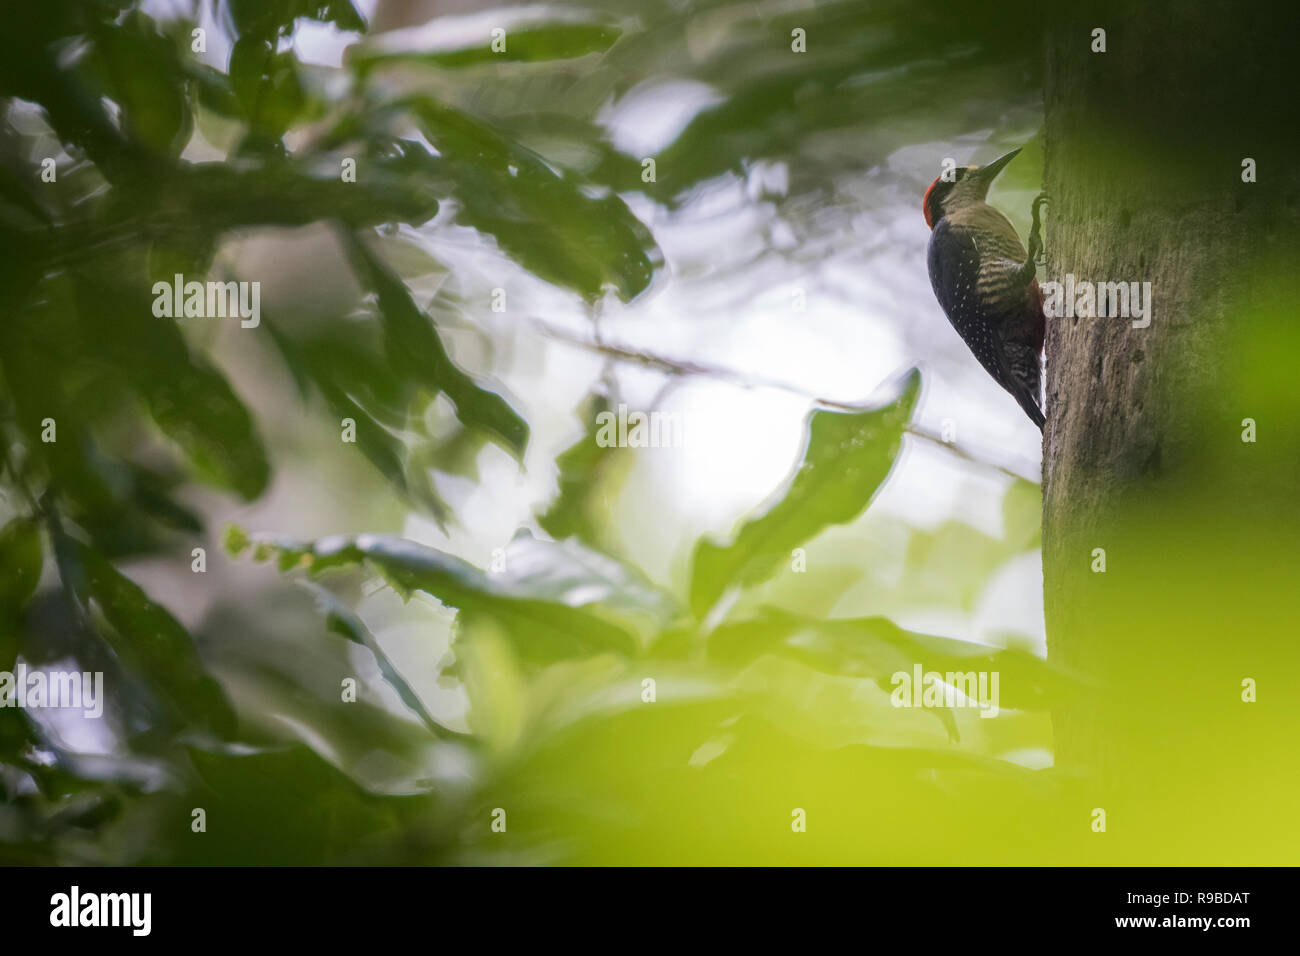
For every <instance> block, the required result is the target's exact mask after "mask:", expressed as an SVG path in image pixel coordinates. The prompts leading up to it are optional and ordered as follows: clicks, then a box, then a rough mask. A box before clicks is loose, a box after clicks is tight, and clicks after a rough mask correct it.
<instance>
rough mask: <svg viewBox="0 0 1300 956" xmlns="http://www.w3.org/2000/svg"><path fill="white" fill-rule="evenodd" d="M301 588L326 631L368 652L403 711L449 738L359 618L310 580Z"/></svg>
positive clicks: (447, 733) (440, 735) (437, 733)
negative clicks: (321, 616) (321, 617)
mask: <svg viewBox="0 0 1300 956" xmlns="http://www.w3.org/2000/svg"><path fill="white" fill-rule="evenodd" d="M303 585H304V586H305V587H306V588H307V589H308V590H309V591H310V592H311V594H312V595H313V596H314V597H315V598H316V604H317V607H319V608H320V610H321V613H323V614H324V615H325V620H326V623H327V625H328V626H329V629H330V630H331V631H333V632H334V633H335V634H338V635H340V636H341V637H345V638H347V639H348V640H349V641H351V642H352V643H354V644H360V645H361V646H362V647H364V648H366V649H367V650H368V651H370V653H371V654H373V655H374V657H375V663H376V664H377V665H379V672H380V674H382V675H383V678H384V681H385V683H387V684H388V685H389V686H390V687H392V688H393V690H395V691H397V696H398V697H400V698H401V699H402V703H403V704H405V705H406V707H407V709H408V710H410V711H411V713H413V714H415V716H417V717H419V718H420V721H421V722H422V723H423V724H424V725H425V726H426V727H427V728H429V730H430V731H431V732H433V734H434V735H436V736H439V737H445V736H449V735H450V732H449V731H448V730H447V729H446V728H445V727H443V726H442V725H441V724H439V723H438V722H437V721H436V720H434V718H433V716H432V715H431V714H430V713H429V711H428V710H427V709H426V708H425V706H424V702H423V701H421V700H420V695H419V694H417V693H416V692H415V691H414V690H413V689H412V688H411V685H410V684H408V683H407V682H406V678H404V677H403V676H402V675H401V673H400V672H399V671H398V670H397V668H396V667H394V666H393V662H392V661H391V660H389V658H388V655H387V654H385V653H384V649H383V648H382V647H380V646H379V642H378V641H377V640H375V636H374V635H373V634H372V633H370V628H368V627H366V624H365V622H364V621H362V620H361V617H360V615H358V614H357V613H356V612H355V611H354V610H352V608H350V607H348V606H347V605H346V604H344V603H343V602H342V601H340V600H339V599H338V597H337V596H335V595H334V593H333V592H331V591H329V590H327V589H326V588H324V587H322V586H321V585H319V584H317V583H315V582H314V581H304V582H303Z"/></svg>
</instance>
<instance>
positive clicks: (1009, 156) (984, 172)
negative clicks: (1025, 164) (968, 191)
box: [979, 146, 1020, 185]
mask: <svg viewBox="0 0 1300 956" xmlns="http://www.w3.org/2000/svg"><path fill="white" fill-rule="evenodd" d="M1019 153H1020V147H1019V146H1017V147H1016V148H1015V149H1013V150H1012V151H1011V152H1009V153H1003V154H1002V155H1001V156H999V157H998V158H997V159H995V160H993V162H991V163H989V164H987V165H985V166H981V167H980V168H979V177H980V179H982V180H983V181H984V183H985V184H986V185H987V184H988V183H991V182H993V180H994V179H996V178H997V175H998V173H1000V172H1002V167H1003V166H1005V165H1006V164H1007V163H1009V162H1011V161H1012V160H1013V159H1015V158H1016V156H1017V155H1019Z"/></svg>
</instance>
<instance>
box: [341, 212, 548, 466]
mask: <svg viewBox="0 0 1300 956" xmlns="http://www.w3.org/2000/svg"><path fill="white" fill-rule="evenodd" d="M345 240H346V242H347V246H348V250H349V252H350V253H351V255H352V257H353V262H354V265H355V268H356V270H357V273H358V276H359V278H360V279H361V282H362V283H363V284H364V285H365V286H366V287H368V288H369V289H371V290H373V291H374V293H375V295H376V297H377V298H378V300H379V308H380V311H381V313H382V315H383V318H384V339H385V347H386V351H387V354H388V358H389V361H390V362H391V363H392V365H393V369H394V371H395V372H397V373H398V374H399V375H400V374H405V375H407V376H409V377H411V378H412V379H414V380H416V381H420V382H424V383H425V384H426V385H428V386H429V387H430V388H433V389H436V390H439V391H442V392H444V393H445V394H446V395H447V397H448V398H449V399H451V402H452V404H453V405H455V406H456V416H457V417H458V418H459V419H460V420H461V421H462V422H464V423H465V424H466V425H469V426H471V427H473V428H481V429H483V430H484V431H485V432H487V433H488V434H489V435H491V436H492V437H493V438H494V439H496V440H497V441H498V442H499V443H500V444H501V446H502V447H503V448H505V449H506V450H507V451H509V452H510V453H511V454H513V455H514V456H515V457H516V458H522V457H523V453H524V448H525V446H526V445H527V444H528V425H527V423H526V422H525V421H524V420H523V419H522V418H520V417H519V415H518V413H516V412H515V410H514V409H513V408H511V407H510V405H509V404H508V403H507V402H506V400H505V399H503V398H502V397H501V396H500V395H497V394H496V393H495V392H490V391H488V390H487V389H484V388H481V387H479V386H478V385H477V384H476V383H475V382H474V380H473V379H472V378H470V377H469V376H468V375H467V374H466V373H465V372H464V371H462V370H461V369H460V368H459V367H458V366H457V365H456V364H455V363H454V362H452V360H451V358H450V357H449V356H448V355H447V351H446V349H444V348H443V345H442V341H441V340H440V339H439V338H438V332H437V330H436V329H435V328H434V325H433V321H432V320H431V319H430V318H429V317H428V316H427V315H425V314H424V313H423V312H421V311H420V309H419V307H418V306H416V304H415V302H414V300H413V299H412V298H411V294H410V292H408V291H407V289H406V285H405V284H404V283H403V282H402V280H401V279H399V278H398V277H397V276H396V275H394V274H393V272H392V271H391V270H390V269H389V268H388V267H387V266H386V265H384V263H383V262H381V261H380V260H379V258H378V257H377V256H376V255H375V254H374V253H373V252H371V250H370V249H369V248H368V247H367V246H366V244H365V243H364V242H363V241H361V240H360V239H359V238H357V237H354V236H345Z"/></svg>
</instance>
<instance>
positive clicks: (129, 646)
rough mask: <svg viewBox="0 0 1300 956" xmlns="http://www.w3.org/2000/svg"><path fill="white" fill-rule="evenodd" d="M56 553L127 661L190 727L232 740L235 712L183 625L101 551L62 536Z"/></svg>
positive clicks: (74, 587)
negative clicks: (102, 620) (110, 627)
mask: <svg viewBox="0 0 1300 956" xmlns="http://www.w3.org/2000/svg"><path fill="white" fill-rule="evenodd" d="M55 550H56V553H57V554H58V558H59V568H60V572H61V574H62V575H63V577H64V582H65V584H67V585H68V586H70V587H71V588H72V590H73V592H74V593H76V594H77V595H78V597H79V598H80V599H81V601H82V603H83V604H87V606H88V605H89V601H91V600H93V601H94V602H95V603H96V604H97V605H98V606H99V609H100V611H101V612H102V613H103V615H104V617H105V619H107V621H108V623H109V624H111V625H112V629H111V631H109V632H107V633H105V634H104V637H105V639H106V640H107V641H108V643H109V644H110V645H111V646H112V648H113V650H114V652H115V653H116V654H117V655H118V656H119V657H120V658H121V659H122V662H123V663H124V664H125V665H126V666H127V667H128V668H130V669H131V670H132V671H133V672H134V673H136V674H138V675H139V676H140V677H142V678H143V679H144V680H145V682H146V683H147V684H148V685H149V686H150V688H152V689H153V690H154V691H155V692H156V693H157V694H158V696H159V697H160V699H161V700H163V701H164V702H165V703H166V704H167V705H168V706H169V708H170V709H171V710H172V711H173V712H174V713H175V714H177V715H178V716H179V717H181V718H182V719H183V720H184V721H185V722H187V723H190V724H199V725H206V726H207V727H208V728H210V729H211V730H212V731H214V732H215V733H217V734H218V735H220V736H222V737H226V738H229V737H230V736H232V735H233V733H234V729H235V722H236V721H235V713H234V711H233V710H232V709H231V707H230V703H229V701H227V700H226V696H225V693H224V692H223V691H222V689H221V685H219V684H218V683H217V682H216V681H215V680H213V679H212V677H211V676H210V675H209V674H208V673H207V671H206V670H205V669H204V667H203V662H202V660H201V659H200V658H199V654H198V650H197V648H196V647H195V646H194V640H193V638H191V637H190V635H189V632H187V631H186V630H185V628H184V627H182V626H181V624H180V622H179V621H177V620H176V618H174V617H172V615H171V614H170V613H169V612H168V611H167V610H166V608H164V607H162V606H161V605H159V604H155V603H154V602H153V601H152V600H151V599H150V598H149V595H147V594H146V593H145V592H144V591H143V589H141V588H140V586H139V585H137V584H136V583H135V582H134V581H132V580H130V579H129V578H127V577H126V576H125V575H123V574H121V573H120V572H119V571H118V570H117V569H116V568H114V567H113V565H112V564H110V563H109V562H108V561H107V560H105V559H104V557H103V556H102V555H101V554H99V552H98V551H96V550H95V549H93V548H90V547H88V546H86V545H84V544H82V543H81V542H80V541H77V540H76V539H74V538H71V537H69V536H68V535H66V534H62V533H59V534H58V535H57V537H56V539H55Z"/></svg>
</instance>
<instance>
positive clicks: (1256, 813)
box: [1043, 0, 1300, 862]
mask: <svg viewBox="0 0 1300 956" xmlns="http://www.w3.org/2000/svg"><path fill="white" fill-rule="evenodd" d="M1097 28H1101V29H1104V30H1105V31H1106V37H1105V42H1106V50H1105V52H1104V53H1101V52H1093V51H1092V45H1093V42H1094V37H1093V30H1094V29H1097ZM1046 44H1047V50H1046V55H1047V70H1046V85H1045V100H1046V173H1045V179H1046V186H1045V188H1046V189H1047V191H1048V193H1049V195H1050V196H1051V200H1052V204H1051V206H1050V207H1049V216H1048V220H1047V248H1048V264H1047V276H1046V278H1047V279H1048V280H1057V281H1060V280H1063V279H1064V277H1065V275H1066V273H1072V274H1073V275H1074V276H1075V277H1076V279H1079V280H1091V281H1094V282H1101V281H1125V282H1132V281H1139V282H1141V281H1149V282H1150V283H1151V288H1152V298H1153V300H1154V301H1153V304H1154V309H1153V315H1152V320H1151V323H1150V326H1149V327H1147V328H1134V327H1133V324H1132V322H1131V321H1129V320H1126V319H1122V318H1082V317H1081V318H1073V319H1071V318H1056V319H1053V318H1049V321H1048V334H1047V346H1046V349H1047V405H1048V422H1047V428H1046V431H1045V437H1044V500H1043V565H1044V584H1045V601H1046V613H1047V630H1048V642H1049V652H1050V656H1051V658H1052V659H1053V660H1054V661H1055V662H1057V663H1058V664H1060V665H1062V666H1064V667H1066V668H1068V669H1070V670H1072V671H1076V672H1078V673H1079V674H1081V675H1083V676H1084V677H1086V678H1087V679H1089V680H1091V681H1093V682H1095V684H1096V687H1097V690H1096V691H1094V692H1091V693H1087V694H1083V695H1080V696H1077V697H1075V698H1072V699H1070V700H1067V701H1065V702H1063V703H1062V705H1061V707H1060V709H1059V710H1058V712H1057V713H1056V714H1055V726H1056V745H1057V754H1058V756H1057V760H1058V766H1060V767H1063V768H1065V769H1067V770H1068V771H1071V772H1074V771H1078V772H1080V773H1081V774H1082V775H1083V779H1084V780H1086V781H1088V782H1086V783H1084V784H1082V785H1081V789H1082V792H1081V793H1080V799H1081V801H1083V803H1081V807H1082V809H1081V818H1080V819H1081V821H1084V818H1085V817H1086V815H1087V814H1088V813H1089V812H1090V810H1091V808H1093V807H1100V808H1103V809H1107V811H1108V824H1107V835H1106V836H1104V837H1102V836H1100V835H1098V839H1099V840H1100V841H1107V840H1108V841H1110V842H1109V843H1101V842H1098V843H1096V844H1094V846H1098V847H1100V846H1107V847H1109V849H1108V850H1099V851H1098V852H1099V854H1100V855H1101V856H1102V857H1104V858H1107V859H1112V860H1114V859H1116V855H1117V854H1116V851H1117V850H1119V849H1120V848H1123V847H1127V848H1128V849H1130V850H1132V851H1133V852H1134V853H1135V854H1140V855H1139V856H1136V857H1135V858H1136V859H1141V860H1144V861H1146V862H1159V861H1166V862H1176V861H1178V860H1179V859H1181V858H1182V857H1183V854H1184V853H1186V854H1187V859H1189V860H1197V861H1199V862H1211V861H1212V860H1211V859H1207V858H1206V854H1205V852H1204V851H1205V850H1206V849H1210V850H1212V852H1213V857H1212V859H1213V860H1219V861H1228V860H1238V861H1246V860H1248V859H1252V858H1256V857H1258V858H1261V859H1262V858H1269V859H1271V858H1272V857H1273V855H1275V854H1282V855H1284V856H1285V855H1286V854H1291V855H1292V859H1294V856H1293V855H1294V853H1295V852H1296V849H1297V848H1298V847H1300V838H1297V827H1296V823H1295V819H1294V817H1295V814H1294V810H1293V802H1294V800H1293V797H1292V796H1291V795H1292V793H1294V789H1293V788H1294V787H1295V786H1296V785H1297V783H1298V782H1300V781H1298V780H1297V773H1296V769H1295V761H1294V754H1295V740H1296V739H1297V737H1295V736H1294V735H1295V733H1296V732H1297V727H1296V721H1295V709H1296V708H1295V705H1294V704H1293V703H1292V702H1291V701H1292V698H1294V697H1295V694H1296V691H1295V688H1294V686H1292V683H1293V682H1294V681H1295V679H1296V678H1297V676H1300V669H1296V668H1297V664H1298V663H1300V661H1297V658H1296V654H1295V647H1296V644H1297V641H1298V640H1300V634H1297V631H1298V630H1300V629H1298V628H1297V626H1296V625H1297V622H1300V614H1298V613H1297V610H1298V609H1297V607H1296V605H1295V599H1294V598H1293V597H1291V594H1292V592H1296V591H1300V582H1298V581H1297V578H1298V575H1297V568H1298V565H1300V533H1297V496H1298V495H1300V464H1298V463H1300V441H1298V438H1297V436H1298V435H1300V414H1298V411H1300V410H1298V408H1297V399H1296V395H1297V391H1298V389H1297V385H1296V383H1295V379H1296V371H1295V369H1296V366H1297V363H1300V347H1298V346H1300V334H1298V333H1297V329H1300V308H1298V307H1297V303H1298V302H1300V297H1298V296H1297V295H1296V286H1295V280H1294V276H1293V273H1294V271H1295V270H1296V268H1297V266H1300V255H1297V253H1298V251H1300V249H1298V246H1297V236H1300V216H1298V205H1297V195H1300V167H1298V166H1297V162H1296V161H1297V155H1298V154H1297V153H1296V152H1295V150H1294V146H1295V145H1296V133H1295V130H1296V123H1295V112H1294V104H1293V103H1292V102H1291V101H1290V97H1291V91H1292V90H1293V89H1294V82H1293V72H1294V64H1293V62H1292V60H1291V55H1292V50H1293V44H1294V14H1293V12H1291V11H1288V10H1286V9H1285V8H1284V7H1283V6H1281V5H1279V6H1278V7H1277V8H1276V10H1273V9H1267V8H1261V7H1259V6H1256V5H1251V6H1250V7H1245V8H1238V9H1235V10H1229V8H1227V7H1223V8H1216V7H1214V6H1212V5H1209V4H1195V5H1192V4H1184V5H1172V4H1170V5H1166V4H1151V3H1144V2H1140V0H1124V2H1116V3H1110V4H1105V5H1099V6H1097V7H1096V8H1095V9H1093V10H1087V11H1085V10H1083V9H1081V8H1080V7H1079V6H1076V5H1061V9H1060V12H1059V13H1053V14H1051V15H1049V23H1048V24H1047V30H1046ZM1246 158H1251V159H1254V160H1255V161H1256V164H1257V169H1258V182H1256V183H1245V182H1243V181H1242V171H1243V167H1242V163H1243V160H1244V159H1246ZM1246 419H1252V420H1253V421H1254V422H1255V428H1256V430H1257V431H1256V435H1255V437H1256V439H1257V440H1256V441H1254V442H1251V441H1248V440H1243V434H1244V435H1246V437H1247V438H1249V437H1250V435H1249V426H1248V425H1247V424H1243V422H1244V420H1246ZM1096 549H1104V560H1105V571H1104V572H1101V571H1099V570H1096V568H1097V567H1100V560H1101V558H1100V552H1098V551H1096ZM1288 668H1290V670H1289V671H1288ZM1248 679H1249V680H1253V681H1255V682H1256V688H1257V690H1256V693H1257V694H1258V698H1257V700H1256V701H1255V702H1253V703H1252V702H1249V701H1248V700H1243V694H1246V691H1247V690H1248V689H1249V685H1245V686H1243V681H1246V680H1248ZM1246 696H1249V695H1248V694H1246ZM1270 810H1276V811H1277V816H1276V817H1273V818H1271V819H1270ZM1279 820H1285V821H1286V826H1285V827H1284V828H1283V830H1284V831H1285V832H1278V833H1276V834H1275V839H1274V841H1273V842H1272V844H1271V845H1264V844H1267V843H1269V842H1270V841H1269V837H1268V835H1267V834H1268V831H1266V830H1265V829H1264V826H1265V824H1267V825H1268V826H1270V827H1276V825H1277V823H1278V822H1279ZM1211 821H1214V822H1211ZM1081 825H1082V826H1086V821H1085V822H1082V823H1081ZM1277 839H1280V841H1281V842H1277ZM1116 841H1118V842H1116ZM1207 841H1209V842H1208V843H1207ZM1283 848H1285V849H1283ZM1198 851H1199V856H1198Z"/></svg>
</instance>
